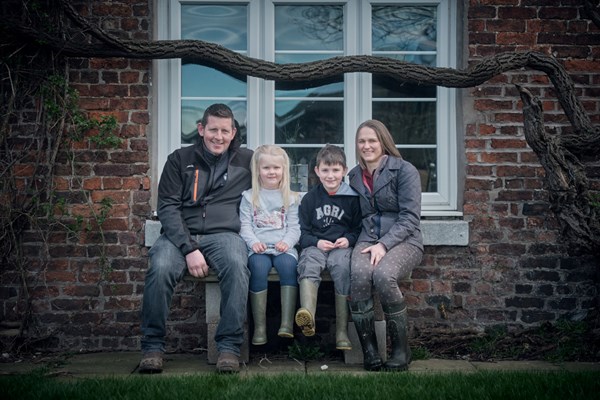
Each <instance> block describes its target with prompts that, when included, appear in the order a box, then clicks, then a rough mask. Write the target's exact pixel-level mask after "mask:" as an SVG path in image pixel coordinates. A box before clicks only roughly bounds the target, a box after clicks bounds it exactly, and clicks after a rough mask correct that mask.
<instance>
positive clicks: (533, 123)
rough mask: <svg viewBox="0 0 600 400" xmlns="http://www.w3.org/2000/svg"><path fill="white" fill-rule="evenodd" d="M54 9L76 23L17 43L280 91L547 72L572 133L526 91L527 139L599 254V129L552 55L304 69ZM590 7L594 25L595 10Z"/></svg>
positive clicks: (564, 222)
mask: <svg viewBox="0 0 600 400" xmlns="http://www.w3.org/2000/svg"><path fill="white" fill-rule="evenodd" d="M55 4H58V5H59V6H60V7H61V10H60V11H62V13H64V16H66V17H67V18H68V19H69V21H70V22H71V24H60V25H59V26H58V30H56V31H49V30H43V29H39V26H40V25H39V24H38V25H36V24H23V23H22V22H23V21H22V20H19V19H14V20H10V19H9V20H5V21H4V23H5V24H6V25H8V26H9V27H10V31H9V32H11V38H12V40H15V41H19V40H21V41H22V40H26V41H27V43H32V42H35V43H43V44H44V45H45V46H46V47H48V48H51V49H52V50H54V51H57V52H59V53H60V54H62V55H63V56H65V57H123V58H131V59H146V60H149V59H172V58H181V59H184V60H185V61H186V62H193V63H198V64H201V65H204V66H208V67H212V68H215V69H217V70H219V71H222V72H224V73H227V74H230V75H232V76H234V77H238V78H240V79H246V77H247V76H253V77H257V78H263V79H268V80H273V81H275V82H276V84H277V85H278V87H280V88H302V87H312V86H318V85H322V84H324V83H330V82H336V81H341V80H343V76H344V74H346V73H352V72H369V73H373V74H380V75H385V76H387V77H389V78H391V80H392V81H395V82H397V83H398V84H399V85H400V84H403V83H411V84H419V85H437V86H443V87H451V88H468V87H474V86H477V85H480V84H483V83H484V82H486V81H488V80H490V79H491V78H493V77H495V76H497V75H499V74H502V73H504V72H508V71H514V70H520V69H529V70H535V71H539V72H543V73H545V74H546V75H547V76H548V77H549V79H550V81H551V82H552V85H553V86H554V88H555V91H556V95H557V97H558V101H559V102H560V104H561V106H562V108H563V110H564V112H565V115H566V116H567V118H568V119H569V121H570V123H571V126H572V133H570V134H563V135H561V136H551V135H548V134H547V133H546V132H545V129H544V125H543V118H542V110H541V108H540V107H539V100H536V99H534V98H532V97H531V96H530V95H529V94H528V92H527V91H526V90H525V89H523V88H520V93H521V98H522V100H523V103H524V107H523V113H524V118H525V133H526V135H525V137H526V140H527V142H528V144H529V145H530V146H531V148H532V149H533V151H534V152H535V153H536V154H537V156H538V157H539V159H540V162H541V164H542V166H543V167H544V169H545V172H546V182H547V186H548V190H549V191H550V202H551V205H552V209H553V211H554V213H555V214H556V216H557V217H558V220H559V221H560V223H561V227H562V228H563V229H562V233H563V235H564V236H565V238H566V239H567V240H568V242H569V243H571V244H572V246H570V248H571V249H572V250H574V251H580V252H586V253H593V254H600V226H599V223H598V219H599V218H598V217H599V215H598V214H599V213H600V210H599V209H598V207H597V206H594V201H593V198H592V197H591V194H590V193H589V183H588V180H587V177H586V175H585V171H584V169H583V166H582V162H581V158H582V157H597V155H598V154H600V129H599V128H598V127H594V126H593V124H592V122H591V119H590V117H589V115H588V114H587V113H586V112H585V110H584V108H583V106H582V104H581V102H580V101H579V99H578V98H577V96H576V92H575V85H574V83H573V80H572V79H571V77H570V76H569V74H568V72H567V71H566V70H565V68H564V67H563V65H562V64H561V63H560V62H559V61H558V60H557V59H555V58H554V57H551V56H549V55H546V54H543V53H538V52H532V51H529V52H522V53H502V54H497V55H495V56H493V57H489V58H486V59H483V60H481V61H479V62H477V63H474V64H473V65H472V66H471V67H470V68H468V69H465V70H460V69H453V68H434V67H427V66H423V65H416V64H410V63H406V62H403V61H398V60H394V59H391V58H384V57H373V56H366V55H357V56H343V57H333V58H329V59H326V60H322V61H316V62H308V63H302V64H276V63H272V62H268V61H264V60H260V59H256V58H251V57H246V56H244V55H241V54H238V53H235V52H233V51H230V50H228V49H226V48H224V47H221V46H219V45H216V44H213V43H208V42H204V41H198V40H161V41H144V40H128V39H122V38H118V37H116V36H114V35H111V34H110V33H108V32H106V31H104V30H102V29H101V28H99V27H98V26H96V25H94V24H93V23H91V22H90V21H89V20H87V19H86V18H84V17H82V16H81V15H80V14H79V13H78V12H77V11H76V10H75V8H74V7H73V6H72V4H71V3H70V2H69V1H68V0H59V1H57V2H56V3H55ZM585 8H586V10H587V13H588V14H589V17H590V18H591V19H592V21H593V22H594V23H596V24H598V22H597V20H596V19H597V16H598V12H597V6H596V5H595V4H593V3H592V2H591V0H586V3H585Z"/></svg>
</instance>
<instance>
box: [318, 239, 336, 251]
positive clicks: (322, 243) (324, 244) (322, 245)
mask: <svg viewBox="0 0 600 400" xmlns="http://www.w3.org/2000/svg"><path fill="white" fill-rule="evenodd" d="M317 248H318V249H319V250H323V251H330V250H333V249H335V244H333V243H332V242H330V241H329V240H324V239H321V240H319V241H318V242H317Z"/></svg>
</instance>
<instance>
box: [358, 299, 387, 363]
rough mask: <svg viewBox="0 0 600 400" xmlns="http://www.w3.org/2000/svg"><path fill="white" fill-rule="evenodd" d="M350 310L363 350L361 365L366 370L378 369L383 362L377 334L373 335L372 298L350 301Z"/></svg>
mask: <svg viewBox="0 0 600 400" xmlns="http://www.w3.org/2000/svg"><path fill="white" fill-rule="evenodd" d="M350 311H351V313H352V321H354V326H355V327H356V333H358V340H359V341H360V345H361V347H362V352H363V365H364V367H365V369H366V370H367V371H379V370H380V369H381V366H382V364H383V362H382V361H381V357H380V356H379V350H378V349H377V336H376V335H375V311H374V310H373V299H372V298H371V299H368V300H361V301H351V302H350Z"/></svg>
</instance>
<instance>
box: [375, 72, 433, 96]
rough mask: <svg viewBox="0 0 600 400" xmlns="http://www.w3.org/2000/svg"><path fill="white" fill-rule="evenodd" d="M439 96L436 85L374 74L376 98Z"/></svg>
mask: <svg viewBox="0 0 600 400" xmlns="http://www.w3.org/2000/svg"><path fill="white" fill-rule="evenodd" d="M436 96H437V88H436V87H435V86H423V85H415V84H412V83H403V82H398V81H397V80H395V79H393V78H391V77H388V76H383V75H373V97H374V98H415V97H418V98H422V99H423V98H431V99H435V98H436Z"/></svg>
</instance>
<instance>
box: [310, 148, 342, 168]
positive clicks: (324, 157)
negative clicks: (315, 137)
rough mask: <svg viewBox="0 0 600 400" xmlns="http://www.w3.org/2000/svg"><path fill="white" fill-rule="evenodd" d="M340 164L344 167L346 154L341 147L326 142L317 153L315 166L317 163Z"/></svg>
mask: <svg viewBox="0 0 600 400" xmlns="http://www.w3.org/2000/svg"><path fill="white" fill-rule="evenodd" d="M321 164H325V165H341V166H342V167H344V168H346V154H345V153H344V150H342V148H341V147H338V146H334V145H332V144H327V145H325V147H323V148H322V149H321V150H319V152H318V153H317V159H316V164H315V165H316V166H317V168H318V167H319V165H321Z"/></svg>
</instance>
